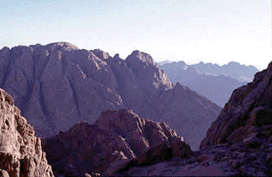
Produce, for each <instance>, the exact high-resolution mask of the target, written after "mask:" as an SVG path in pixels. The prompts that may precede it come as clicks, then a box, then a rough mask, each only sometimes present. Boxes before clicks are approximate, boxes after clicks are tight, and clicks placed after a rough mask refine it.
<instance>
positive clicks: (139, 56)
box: [126, 50, 156, 66]
mask: <svg viewBox="0 0 272 177" xmlns="http://www.w3.org/2000/svg"><path fill="white" fill-rule="evenodd" d="M126 61H127V62H128V63H131V64H133V63H137V62H139V61H141V62H142V63H143V64H145V65H146V66H148V65H149V64H151V65H156V64H155V62H154V60H153V58H152V57H151V56H150V55H149V54H147V53H144V52H140V51H139V50H134V51H133V52H132V53H131V54H130V55H129V56H128V57H127V59H126Z"/></svg>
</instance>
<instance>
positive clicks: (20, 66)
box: [0, 42, 221, 149]
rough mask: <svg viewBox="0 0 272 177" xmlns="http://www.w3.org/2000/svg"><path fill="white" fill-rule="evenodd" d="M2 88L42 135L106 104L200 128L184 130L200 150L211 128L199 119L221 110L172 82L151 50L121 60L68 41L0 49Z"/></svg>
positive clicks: (90, 118) (91, 117)
mask: <svg viewBox="0 0 272 177" xmlns="http://www.w3.org/2000/svg"><path fill="white" fill-rule="evenodd" d="M0 87H2V88H4V89H5V90H6V91H7V92H8V93H10V94H11V95H12V96H13V97H14V99H15V104H16V105H17V106H18V107H19V108H20V109H21V111H22V115H23V116H25V117H27V119H28V122H29V123H30V124H31V125H33V126H34V128H35V131H36V133H37V135H39V136H41V137H50V136H52V135H56V134H57V133H58V132H59V131H60V130H62V131H67V130H68V129H69V128H70V127H72V126H73V125H74V124H76V123H77V122H80V121H86V122H88V123H94V122H95V120H96V119H97V118H98V117H99V116H100V114H101V112H102V111H105V110H108V109H121V108H130V109H132V110H133V111H134V112H135V113H137V114H139V115H140V116H142V117H145V118H147V119H150V120H153V121H162V120H163V121H164V120H171V121H168V122H167V123H168V124H169V126H170V127H171V128H175V129H176V130H177V132H178V133H179V134H182V133H184V132H187V131H188V130H191V129H197V130H196V131H194V133H193V134H189V133H184V134H185V135H184V138H185V139H186V141H187V140H188V142H189V143H190V145H191V147H192V149H197V148H198V146H199V143H200V138H201V139H202V138H203V135H204V133H205V132H206V131H207V129H208V125H206V123H203V126H202V127H201V129H198V128H197V126H198V124H201V123H199V121H202V122H207V124H209V122H211V121H213V120H215V118H216V116H217V115H218V114H219V111H220V110H221V108H220V107H218V106H217V105H215V104H212V103H211V102H210V101H208V100H207V99H204V98H203V97H201V96H200V95H198V94H196V93H195V92H192V91H191V90H190V89H182V87H179V86H175V87H174V85H173V84H172V83H171V82H170V80H169V79H168V77H167V76H166V74H165V73H164V72H163V71H162V70H160V69H159V68H158V66H157V65H156V64H155V62H154V60H153V59H152V57H151V56H150V55H149V54H146V53H144V52H140V51H134V52H132V53H131V55H129V56H128V57H127V59H126V60H123V59H121V58H120V57H119V55H118V54H117V55H115V56H114V57H111V56H110V55H109V54H108V53H106V52H104V51H102V50H99V49H96V50H90V51H88V50H81V49H79V48H77V47H76V46H74V45H72V44H69V43H66V42H59V43H52V44H48V45H45V46H43V45H39V44H37V45H31V46H28V47H27V46H17V47H13V48H12V49H9V48H7V47H5V48H3V49H1V50H0ZM174 95H177V97H179V99H181V100H180V101H178V99H175V98H176V97H175V96H174ZM189 95H190V96H189ZM174 100H176V101H174ZM165 102H167V104H170V105H171V107H168V106H167V105H166V103H165ZM187 103H188V104H187ZM185 105H190V106H191V107H190V110H191V111H187V113H182V112H184V111H185V112H186V110H185V109H187V108H188V107H189V106H185ZM162 110H163V112H162ZM168 116H170V117H171V118H170V119H168ZM195 119H197V120H195ZM176 122H183V123H182V125H183V124H184V125H185V124H187V122H190V123H189V124H187V126H176V125H177V124H176ZM201 125H202V124H201ZM196 136H197V137H200V138H196V139H195V137H196Z"/></svg>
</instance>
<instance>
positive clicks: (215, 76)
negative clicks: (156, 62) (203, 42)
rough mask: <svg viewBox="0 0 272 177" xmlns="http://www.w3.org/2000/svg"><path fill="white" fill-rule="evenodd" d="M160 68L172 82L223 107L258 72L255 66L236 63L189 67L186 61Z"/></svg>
mask: <svg viewBox="0 0 272 177" xmlns="http://www.w3.org/2000/svg"><path fill="white" fill-rule="evenodd" d="M160 68H161V69H163V70H164V71H165V72H166V74H167V75H168V76H169V78H170V79H171V81H172V82H180V83H181V84H182V85H185V86H188V87H189V88H190V89H192V90H194V91H196V92H198V93H200V94H201V95H203V96H205V97H207V98H208V99H210V100H211V101H213V102H214V103H216V104H218V105H219V106H222V107H223V106H224V104H225V103H226V102H227V100H228V99H229V97H230V95H231V93H232V91H233V90H234V89H235V88H237V87H240V86H242V85H245V84H246V83H247V82H246V81H245V80H247V81H249V80H251V79H252V78H251V77H250V76H252V77H253V76H254V73H256V72H257V71H258V70H257V69H256V68H255V67H253V66H244V65H240V64H239V63H236V62H230V63H229V64H228V65H223V66H219V65H217V64H211V63H208V64H204V63H203V62H200V63H199V64H194V65H187V64H186V63H185V62H184V61H179V62H172V63H166V64H163V65H160ZM255 71H256V72H255ZM239 73H241V74H239ZM228 75H229V76H228ZM239 78H240V79H239ZM242 80H243V82H242Z"/></svg>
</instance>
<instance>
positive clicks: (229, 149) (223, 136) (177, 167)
mask: <svg viewBox="0 0 272 177" xmlns="http://www.w3.org/2000/svg"><path fill="white" fill-rule="evenodd" d="M271 81H272V62H271V63H270V64H269V65H268V68H267V69H266V70H263V71H261V72H258V73H256V74H255V76H254V79H253V81H252V82H250V83H248V84H247V85H245V86H242V87H239V88H237V89H236V90H234V91H233V93H232V95H231V97H230V99H229V101H228V102H227V104H226V105H225V107H224V108H223V110H222V111H221V113H220V115H219V116H218V118H217V119H216V120H215V121H214V122H213V123H212V125H211V126H210V129H209V130H208V131H207V134H206V137H205V138H204V139H203V141H202V142H201V146H200V150H199V151H196V152H193V153H192V154H191V155H190V156H189V157H186V158H173V159H171V160H170V161H167V162H161V163H157V164H153V165H150V166H142V167H140V166H137V167H132V168H130V169H128V170H125V171H119V172H116V173H115V175H116V176H271V175H272V170H271V169H272V155H271V153H272V104H271V103H272V101H271V100H272V85H271V84H272V83H271Z"/></svg>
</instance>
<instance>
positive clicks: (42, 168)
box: [0, 89, 54, 177]
mask: <svg viewBox="0 0 272 177" xmlns="http://www.w3.org/2000/svg"><path fill="white" fill-rule="evenodd" d="M34 134H35V132H34V129H33V127H32V126H30V125H29V124H28V123H27V121H26V119H25V118H24V117H22V116H21V113H20V110H19V109H18V108H17V107H16V106H14V100H13V98H12V97H11V96H10V95H9V94H7V93H6V92H5V91H4V90H2V89H0V176H4V177H8V176H11V177H17V176H18V177H19V176H29V177H32V176H35V177H40V176H43V177H46V176H48V177H49V176H50V177H51V176H54V175H53V172H52V169H51V166H50V165H48V163H47V160H46V157H45V152H43V151H42V146H41V139H40V138H37V137H35V135H34Z"/></svg>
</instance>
